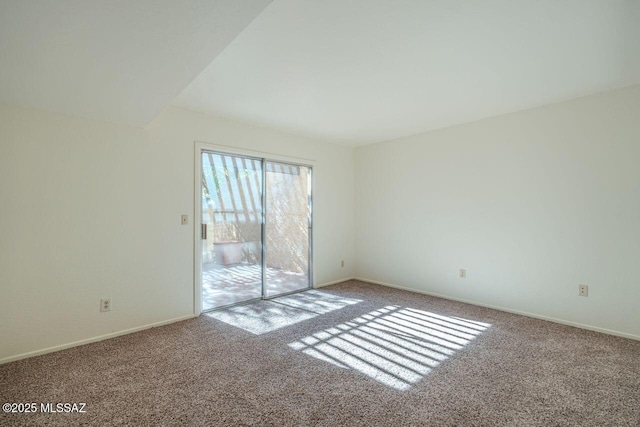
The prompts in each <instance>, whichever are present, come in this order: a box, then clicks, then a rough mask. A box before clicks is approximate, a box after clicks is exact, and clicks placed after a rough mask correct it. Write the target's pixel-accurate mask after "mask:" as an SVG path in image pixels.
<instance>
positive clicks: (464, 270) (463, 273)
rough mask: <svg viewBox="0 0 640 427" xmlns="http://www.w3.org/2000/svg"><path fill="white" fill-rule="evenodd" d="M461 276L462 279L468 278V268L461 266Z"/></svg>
mask: <svg viewBox="0 0 640 427" xmlns="http://www.w3.org/2000/svg"><path fill="white" fill-rule="evenodd" d="M460 278H461V279H466V278H467V269H466V268H461V269H460Z"/></svg>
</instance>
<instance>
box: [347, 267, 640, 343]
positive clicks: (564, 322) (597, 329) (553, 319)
mask: <svg viewBox="0 0 640 427" xmlns="http://www.w3.org/2000/svg"><path fill="white" fill-rule="evenodd" d="M354 279H355V280H359V281H361V282H367V283H373V284H374V285H380V286H386V287H388V288H395V289H402V290H403V291H409V292H415V293H418V294H424V295H429V296H432V297H438V298H444V299H448V300H452V301H458V302H464V303H466V304H471V305H477V306H480V307H486V308H492V309H494V310H499V311H505V312H507V313H512V314H519V315H521V316H527V317H533V318H534V319H540V320H547V321H549V322H554V323H560V324H562V325H567V326H574V327H576V328H581V329H587V330H589V331H595V332H602V333H603V334H608V335H615V336H617V337H623V338H629V339H632V340H638V341H640V336H639V335H634V334H628V333H626V332H620V331H615V330H612V329H605V328H600V327H598V326H592V325H585V324H583V323H577V322H571V321H569V320H564V319H558V318H556V317H549V316H544V315H541V314H535V313H529V312H526V311H520V310H513V309H510V308H506V307H500V306H496V305H490V304H484V303H481V302H477V301H471V300H466V299H462V298H456V297H452V296H448V295H442V294H437V293H434V292H428V291H423V290H420V289H414V288H408V287H405V286H399V285H394V284H391V283H385V282H380V281H378V280H372V279H367V278H364V277H354Z"/></svg>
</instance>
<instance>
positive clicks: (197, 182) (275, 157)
mask: <svg viewBox="0 0 640 427" xmlns="http://www.w3.org/2000/svg"><path fill="white" fill-rule="evenodd" d="M203 151H217V152H220V153H226V154H229V155H237V156H247V157H253V158H261V159H265V160H272V161H275V162H285V163H290V164H293V165H300V166H309V167H311V168H312V172H311V191H312V194H313V191H314V189H315V181H316V173H315V169H316V161H315V160H312V159H305V158H300V157H291V156H283V155H280V154H274V153H268V152H262V151H254V150H247V149H240V148H236V147H232V146H227V145H220V144H211V143H208V142H202V141H195V149H194V171H195V173H194V209H193V212H194V213H193V254H194V257H193V258H194V270H193V276H194V277H193V314H194V315H195V316H199V315H200V314H202V243H201V240H200V232H201V225H200V224H202V206H201V203H202V200H201V198H202V197H201V194H200V191H201V187H200V186H201V184H202V183H201V181H202V160H201V154H202V152H203ZM310 208H311V229H310V233H309V251H310V252H311V256H310V257H309V270H310V271H309V281H310V283H309V288H313V284H314V283H315V271H314V269H313V265H314V259H313V258H315V251H314V250H313V200H312V201H311V206H310ZM263 213H264V210H263ZM263 220H264V219H263ZM262 244H263V245H264V242H263V243H262ZM263 259H264V254H263ZM263 285H264V283H263Z"/></svg>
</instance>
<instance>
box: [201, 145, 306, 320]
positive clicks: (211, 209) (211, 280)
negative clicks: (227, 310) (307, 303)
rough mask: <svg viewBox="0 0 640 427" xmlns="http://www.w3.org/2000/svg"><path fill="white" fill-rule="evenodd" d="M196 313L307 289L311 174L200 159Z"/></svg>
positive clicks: (220, 157) (251, 161) (260, 162)
mask: <svg viewBox="0 0 640 427" xmlns="http://www.w3.org/2000/svg"><path fill="white" fill-rule="evenodd" d="M200 167H201V172H202V174H201V175H202V176H201V182H200V195H199V197H200V206H201V227H200V242H201V245H200V261H199V262H200V268H199V269H198V270H199V271H200V284H201V288H202V296H201V301H202V310H203V311H206V310H211V309H215V308H220V307H225V306H230V305H233V304H238V303H241V302H246V301H251V300H254V299H259V298H272V297H274V296H277V295H281V294H286V293H290V292H295V291H299V290H303V289H308V288H310V287H311V217H312V216H311V168H310V167H308V166H300V165H295V164H289V163H282V162H273V161H268V160H265V159H262V158H254V157H246V156H239V155H231V154H225V153H218V152H213V151H206V150H202V151H201V152H200Z"/></svg>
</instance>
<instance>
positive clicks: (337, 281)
mask: <svg viewBox="0 0 640 427" xmlns="http://www.w3.org/2000/svg"><path fill="white" fill-rule="evenodd" d="M353 279H355V277H345V278H344V279H338V280H334V281H333V282H327V283H322V284H320V285H313V288H314V289H317V288H324V287H325V286H331V285H336V284H338V283H342V282H346V281H348V280H353Z"/></svg>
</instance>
